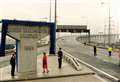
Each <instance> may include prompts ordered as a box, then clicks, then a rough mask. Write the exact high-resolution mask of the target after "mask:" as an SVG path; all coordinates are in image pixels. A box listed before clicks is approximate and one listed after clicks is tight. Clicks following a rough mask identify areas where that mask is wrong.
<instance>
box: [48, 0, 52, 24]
mask: <svg viewBox="0 0 120 82" xmlns="http://www.w3.org/2000/svg"><path fill="white" fill-rule="evenodd" d="M51 6H52V5H51V0H50V9H49V11H50V13H49V22H51V10H52V9H51V8H52V7H51Z"/></svg>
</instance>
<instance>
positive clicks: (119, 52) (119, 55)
mask: <svg viewBox="0 0 120 82" xmlns="http://www.w3.org/2000/svg"><path fill="white" fill-rule="evenodd" d="M118 57H119V66H120V49H119V51H118Z"/></svg>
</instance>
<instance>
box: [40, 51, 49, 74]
mask: <svg viewBox="0 0 120 82" xmlns="http://www.w3.org/2000/svg"><path fill="white" fill-rule="evenodd" d="M47 60H48V58H47V55H46V52H43V59H42V63H43V64H42V66H43V73H45V70H46V72H47V73H48V72H49V70H48V63H47Z"/></svg>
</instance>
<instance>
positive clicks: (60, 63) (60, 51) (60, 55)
mask: <svg viewBox="0 0 120 82" xmlns="http://www.w3.org/2000/svg"><path fill="white" fill-rule="evenodd" d="M57 54H58V64H59V66H58V67H59V69H61V66H62V57H63V52H62V50H61V48H59V51H58V53H57Z"/></svg>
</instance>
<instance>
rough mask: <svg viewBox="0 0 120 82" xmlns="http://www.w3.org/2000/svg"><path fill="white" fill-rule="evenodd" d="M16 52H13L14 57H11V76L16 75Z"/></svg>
mask: <svg viewBox="0 0 120 82" xmlns="http://www.w3.org/2000/svg"><path fill="white" fill-rule="evenodd" d="M15 57H16V56H15V53H13V54H12V57H11V59H10V64H11V76H15V59H16V58H15Z"/></svg>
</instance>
